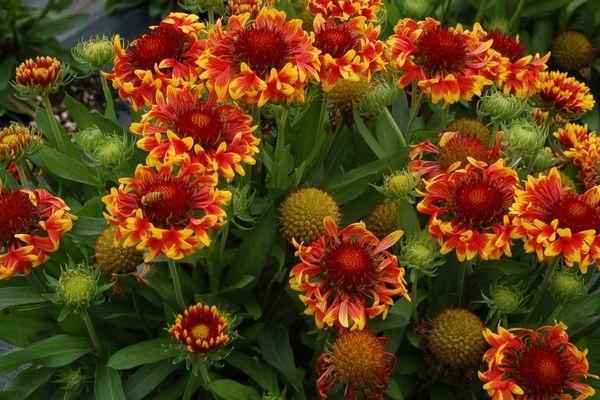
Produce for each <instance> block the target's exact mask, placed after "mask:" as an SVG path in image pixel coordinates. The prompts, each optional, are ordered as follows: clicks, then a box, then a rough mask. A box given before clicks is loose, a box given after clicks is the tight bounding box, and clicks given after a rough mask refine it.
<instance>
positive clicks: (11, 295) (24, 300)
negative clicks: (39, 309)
mask: <svg viewBox="0 0 600 400" xmlns="http://www.w3.org/2000/svg"><path fill="white" fill-rule="evenodd" d="M44 301H45V300H44V298H43V297H42V296H41V295H40V294H39V293H38V292H37V291H35V290H33V289H32V288H30V287H28V286H18V287H5V288H0V309H2V308H6V307H10V306H22V305H25V304H38V303H43V302H44Z"/></svg>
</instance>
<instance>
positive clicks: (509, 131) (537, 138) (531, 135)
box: [505, 118, 546, 154]
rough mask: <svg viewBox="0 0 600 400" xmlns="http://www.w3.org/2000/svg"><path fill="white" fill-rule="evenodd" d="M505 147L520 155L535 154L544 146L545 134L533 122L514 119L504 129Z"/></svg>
mask: <svg viewBox="0 0 600 400" xmlns="http://www.w3.org/2000/svg"><path fill="white" fill-rule="evenodd" d="M505 132H506V138H507V140H508V143H507V147H508V148H509V149H511V150H513V151H518V152H520V153H521V154H531V153H536V152H537V151H539V149H540V148H541V147H542V146H543V145H544V142H545V141H546V134H545V132H543V131H542V128H541V127H540V126H539V125H537V124H536V123H535V122H533V121H530V120H527V119H522V118H521V119H516V120H514V121H512V122H511V123H510V124H508V126H506V127H505Z"/></svg>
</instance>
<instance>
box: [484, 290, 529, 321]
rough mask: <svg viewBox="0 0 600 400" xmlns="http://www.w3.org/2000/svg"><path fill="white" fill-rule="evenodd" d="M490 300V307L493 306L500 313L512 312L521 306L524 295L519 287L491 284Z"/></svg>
mask: <svg viewBox="0 0 600 400" xmlns="http://www.w3.org/2000/svg"><path fill="white" fill-rule="evenodd" d="M490 300H491V306H492V308H494V307H495V308H496V309H497V310H498V312H499V313H500V314H512V313H515V312H517V311H519V309H520V308H521V307H522V306H523V302H524V296H523V292H522V291H521V289H520V288H519V287H515V286H511V287H509V286H505V285H492V286H491V287H490Z"/></svg>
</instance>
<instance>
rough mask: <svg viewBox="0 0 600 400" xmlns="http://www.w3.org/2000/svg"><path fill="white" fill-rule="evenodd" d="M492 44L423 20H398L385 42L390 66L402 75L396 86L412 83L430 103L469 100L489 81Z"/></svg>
mask: <svg viewBox="0 0 600 400" xmlns="http://www.w3.org/2000/svg"><path fill="white" fill-rule="evenodd" d="M491 45H492V41H491V40H488V41H480V40H479V39H478V38H477V36H476V35H475V34H473V33H472V32H469V31H466V30H464V29H463V28H462V26H461V25H457V26H456V27H455V28H443V27H442V26H441V24H440V22H438V21H436V20H434V19H432V18H427V19H426V20H425V21H419V22H417V21H414V20H412V19H409V18H406V19H402V20H400V21H399V22H398V23H397V24H396V27H395V28H394V34H393V35H392V36H390V38H389V39H388V46H389V57H390V63H391V65H392V66H393V67H395V68H397V69H398V70H399V71H400V72H402V76H401V78H400V81H399V83H400V86H402V87H404V86H407V85H409V84H410V83H412V82H413V81H416V82H417V83H418V85H419V88H420V89H421V90H422V91H423V92H424V93H426V94H428V95H430V96H431V100H432V102H433V103H437V102H439V101H440V100H444V101H445V102H446V104H451V103H455V102H457V101H459V100H461V99H465V100H470V99H471V98H472V97H473V95H479V94H481V91H482V90H483V88H484V87H485V86H487V85H491V84H492V81H491V80H489V79H488V78H486V77H485V75H487V74H488V68H489V66H488V64H489V58H490V56H489V52H488V50H489V48H490V46H491Z"/></svg>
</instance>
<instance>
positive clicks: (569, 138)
mask: <svg viewBox="0 0 600 400" xmlns="http://www.w3.org/2000/svg"><path fill="white" fill-rule="evenodd" d="M590 134H593V135H595V134H596V133H595V132H590V131H589V129H588V125H587V124H585V125H580V124H572V123H570V122H569V123H567V124H566V125H565V126H564V127H561V128H558V130H557V131H556V132H554V137H555V138H556V139H558V141H559V142H560V144H561V145H562V147H563V148H564V149H570V148H573V147H576V146H578V145H581V144H582V143H583V142H585V141H586V140H588V138H589V136H590Z"/></svg>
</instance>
